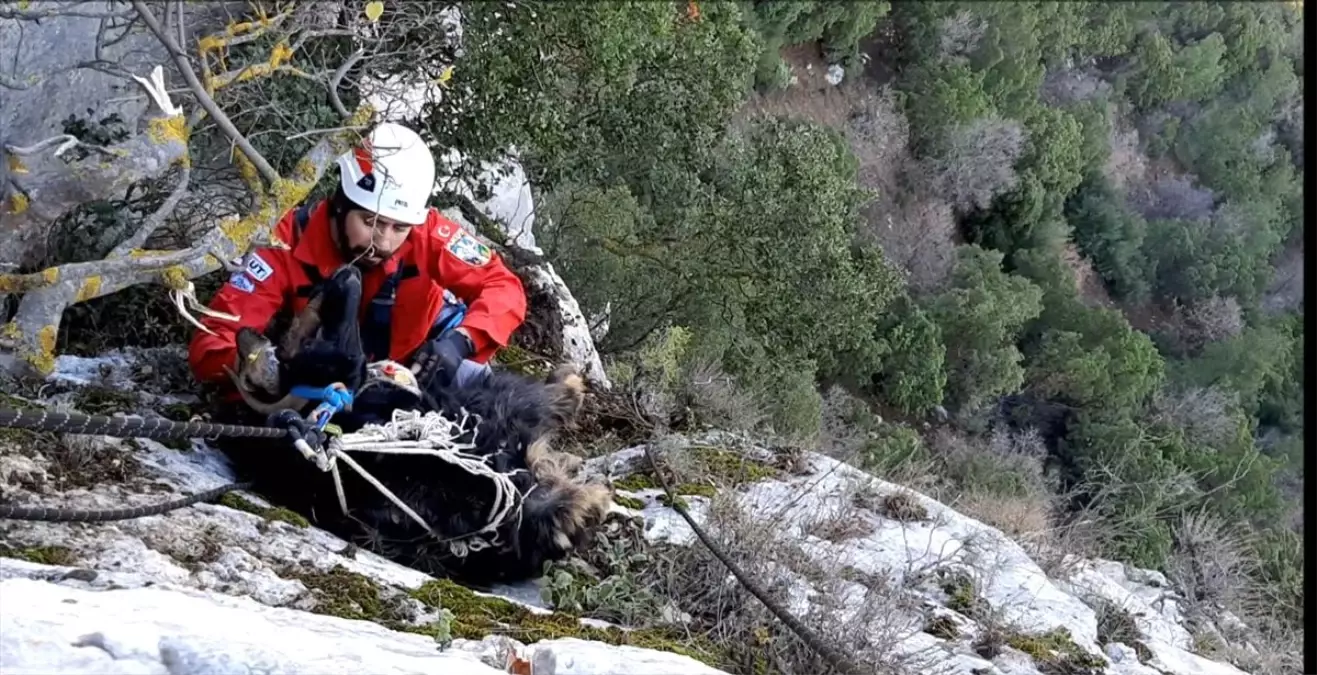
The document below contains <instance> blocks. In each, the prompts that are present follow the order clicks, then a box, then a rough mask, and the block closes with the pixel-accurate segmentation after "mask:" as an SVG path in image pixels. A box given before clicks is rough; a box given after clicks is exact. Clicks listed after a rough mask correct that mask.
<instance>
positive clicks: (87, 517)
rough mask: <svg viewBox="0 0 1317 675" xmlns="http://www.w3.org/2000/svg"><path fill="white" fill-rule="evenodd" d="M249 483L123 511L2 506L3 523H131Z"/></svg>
mask: <svg viewBox="0 0 1317 675" xmlns="http://www.w3.org/2000/svg"><path fill="white" fill-rule="evenodd" d="M251 486H252V484H251V483H250V482H244V483H229V484H228V485H221V486H220V487H217V488H213V489H210V490H206V491H205V492H199V493H197V494H194V495H189V496H187V497H182V498H179V499H175V500H174V501H172V502H164V503H161V504H151V505H148V506H130V507H125V508H121V509H63V508H59V507H55V506H0V520H39V521H43V522H47V523H104V522H108V521H111V520H132V519H134V518H145V517H147V516H158V515H160V514H162V513H168V512H169V511H174V510H177V509H181V508H183V507H185V506H192V505H193V504H198V503H201V502H208V501H210V500H212V499H214V498H216V497H219V496H221V495H223V494H224V493H226V492H232V491H234V490H246V489H248V488H250V487H251Z"/></svg>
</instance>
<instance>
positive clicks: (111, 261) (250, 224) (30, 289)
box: [0, 109, 369, 375]
mask: <svg viewBox="0 0 1317 675" xmlns="http://www.w3.org/2000/svg"><path fill="white" fill-rule="evenodd" d="M368 112H369V110H368V109H367V110H365V111H363V114H362V115H360V116H361V117H365V116H366V115H365V114H364V113H368ZM178 117H179V119H181V114H180V115H179V116H178ZM354 138H355V136H354V135H353V134H352V133H350V132H348V131H346V130H344V131H343V132H340V133H338V134H333V135H330V136H326V137H325V138H322V139H321V140H320V142H319V143H317V144H316V145H315V147H313V148H312V149H311V150H310V151H309V152H307V153H306V155H304V156H303V157H302V160H301V161H300V162H298V167H299V171H298V176H297V180H296V182H295V183H294V184H292V185H291V186H288V187H287V189H286V190H284V191H281V192H282V194H281V196H279V197H262V198H261V200H260V203H259V204H258V208H256V209H253V211H252V212H251V213H249V214H248V215H246V216H245V217H237V216H234V217H230V218H226V219H223V220H221V222H219V223H217V224H215V225H214V226H212V227H211V228H210V229H209V231H207V232H206V233H205V234H204V235H202V236H201V238H200V239H199V240H198V241H197V242H196V243H195V244H194V245H193V246H191V247H189V248H187V249H183V250H180V251H142V250H140V249H127V250H126V251H124V254H123V255H122V256H120V257H111V258H108V259H106V260H97V261H93V262H85V263H71V264H66V265H60V266H58V267H50V268H47V269H45V270H42V271H41V272H37V273H34V274H26V275H17V274H10V275H3V274H0V292H5V293H13V292H21V293H23V297H22V300H21V302H20V303H19V307H18V312H17V313H16V314H15V315H14V318H13V320H12V321H10V322H9V323H8V324H5V325H4V326H3V327H0V343H4V344H6V345H7V346H9V347H10V348H11V349H13V350H14V351H15V352H16V353H17V355H18V356H19V357H20V360H21V361H22V362H23V363H26V364H27V366H28V367H29V368H31V369H32V370H35V371H36V372H37V373H40V374H42V375H45V374H48V373H50V372H51V370H52V369H53V368H54V361H55V356H54V349H55V340H56V337H57V336H58V335H59V325H60V320H61V317H62V315H63V313H64V310H65V309H66V308H67V307H69V306H70V305H73V304H76V303H79V302H85V301H87V300H91V299H93V298H98V297H101V296H105V295H109V294H112V293H116V292H118V291H121V290H123V289H125V288H129V287H131V286H136V285H139V284H144V283H151V282H155V283H159V284H162V285H164V286H166V287H168V288H170V289H172V290H173V291H175V292H176V293H179V294H180V295H182V296H186V295H188V294H190V293H191V291H192V283H191V281H190V280H191V279H195V278H196V277H199V276H201V275H203V274H208V273H210V272H213V271H215V270H217V269H220V268H221V267H224V261H227V260H231V259H234V258H237V257H239V256H241V255H243V254H244V253H246V251H247V249H248V248H249V247H250V246H251V244H252V243H253V242H254V241H257V240H260V239H262V238H268V235H269V232H270V229H271V228H272V227H273V226H274V224H275V223H277V222H278V221H279V218H280V217H282V216H283V214H284V213H285V212H286V211H287V209H289V208H291V207H292V206H293V205H295V204H297V203H298V202H300V201H301V200H302V199H304V198H305V197H306V194H307V193H308V192H309V191H310V190H311V188H312V187H313V186H314V185H315V184H316V182H318V181H319V180H320V177H321V176H322V175H323V174H324V171H325V169H326V168H327V167H328V166H329V165H330V164H331V163H332V162H333V161H334V159H335V158H336V157H338V156H339V155H340V154H342V153H343V152H344V151H346V149H347V148H348V147H349V145H350V144H351V142H352V141H353V140H354ZM185 175H186V174H185ZM184 190H185V188H184ZM181 195H182V192H181V191H180V188H175V191H174V194H172V195H171V196H170V199H171V200H173V199H174V198H175V197H178V198H181ZM167 201H168V200H167ZM175 204H176V201H175ZM172 208H173V206H172V205H170V204H168V203H167V204H166V205H165V207H162V208H161V210H160V211H157V213H156V214H154V215H153V216H152V217H151V218H150V219H148V222H147V223H145V224H144V225H143V227H142V229H141V230H139V231H138V232H137V233H136V234H135V235H134V237H133V239H134V240H135V239H138V238H139V237H140V238H141V239H142V240H145V239H146V237H147V236H149V232H147V233H146V234H143V231H145V230H147V229H154V227H155V226H158V224H159V223H158V222H155V223H152V222H151V221H152V220H157V221H163V219H164V217H165V215H163V214H165V213H167V211H168V210H169V209H172ZM127 243H128V242H125V244H127ZM120 248H122V246H121V247H120ZM118 250H119V248H116V251H118ZM112 255H113V254H112Z"/></svg>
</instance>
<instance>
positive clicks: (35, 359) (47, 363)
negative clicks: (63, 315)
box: [24, 325, 59, 376]
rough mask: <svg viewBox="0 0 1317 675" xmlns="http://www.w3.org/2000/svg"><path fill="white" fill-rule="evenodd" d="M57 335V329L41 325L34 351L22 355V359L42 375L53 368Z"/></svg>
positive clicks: (48, 372) (50, 371) (52, 370)
mask: <svg viewBox="0 0 1317 675" xmlns="http://www.w3.org/2000/svg"><path fill="white" fill-rule="evenodd" d="M58 337H59V331H58V330H57V329H56V328H55V327H54V326H49V325H47V326H42V327H41V330H40V331H38V332H37V351H36V353H32V354H28V355H26V356H25V357H24V360H26V361H27V362H28V364H29V365H31V366H32V367H33V368H34V369H36V371H37V372H38V373H41V374H42V375H43V376H45V375H49V374H50V373H52V372H54V370H55V341H56V339H57V338H58Z"/></svg>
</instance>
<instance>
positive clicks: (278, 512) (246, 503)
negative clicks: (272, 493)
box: [219, 492, 311, 527]
mask: <svg viewBox="0 0 1317 675" xmlns="http://www.w3.org/2000/svg"><path fill="white" fill-rule="evenodd" d="M219 503H220V504H223V505H224V506H227V507H229V508H231V509H234V510H237V511H246V512H247V513H254V514H256V515H258V516H260V517H262V518H264V519H266V520H281V521H283V522H285V523H288V524H289V525H293V526H295V527H310V526H311V523H310V521H308V520H307V519H306V518H303V517H302V516H301V515H300V514H298V513H296V512H294V511H290V510H288V509H285V508H283V507H282V506H270V507H266V506H257V505H256V504H253V503H252V502H251V501H250V500H248V499H245V498H243V497H242V496H240V495H239V494H238V493H236V492H229V493H227V494H225V495H224V496H223V497H220V500H219Z"/></svg>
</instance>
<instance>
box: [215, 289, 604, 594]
mask: <svg viewBox="0 0 1317 675" xmlns="http://www.w3.org/2000/svg"><path fill="white" fill-rule="evenodd" d="M328 288H329V289H330V290H331V291H333V292H332V293H331V294H330V296H329V297H328V298H327V299H326V300H325V302H324V309H325V310H327V311H325V312H323V316H324V318H325V321H326V323H325V324H324V325H323V326H321V327H320V330H319V334H320V337H321V338H322V339H326V340H331V341H333V342H335V343H336V344H337V345H338V346H339V347H340V348H341V349H343V350H344V352H345V353H350V354H360V353H361V342H360V335H359V333H358V329H357V326H356V322H355V321H353V320H349V319H345V318H342V317H350V316H351V315H350V314H348V313H344V312H341V311H328V310H330V309H331V307H332V306H335V305H337V306H339V307H355V306H357V303H358V302H359V301H360V297H361V283H360V275H359V273H357V272H356V271H355V270H354V269H353V268H344V270H340V272H339V273H338V274H336V275H335V276H334V277H333V278H332V279H331V280H330V282H329V285H328ZM331 317H340V318H338V319H333V320H332V321H333V323H332V324H331V323H330V322H331ZM247 343H248V344H251V340H250V336H249V339H248V340H247ZM247 362H248V361H247V359H245V358H242V357H240V358H239V364H238V365H239V368H240V369H241V368H242V367H243V366H244V365H245V364H246V363H247ZM364 371H365V364H364V359H359V360H357V361H355V362H352V363H345V364H342V365H341V367H339V368H333V369H321V370H317V371H315V372H294V371H286V373H285V376H284V377H283V378H281V379H282V380H283V381H284V382H285V383H289V384H287V385H285V386H284V387H283V388H284V389H285V390H286V389H287V388H289V387H290V386H291V384H290V383H292V382H297V383H301V384H308V385H313V386H326V385H329V384H332V383H334V382H344V383H346V384H348V386H350V387H353V388H356V387H359V385H360V384H361V381H362V379H363V377H364ZM584 389H585V388H584V382H583V380H582V378H581V376H580V374H579V373H578V372H576V370H575V369H574V368H572V367H570V366H566V367H560V368H559V369H558V370H556V371H555V372H554V373H553V374H552V375H551V376H550V377H549V378H548V379H547V381H542V382H541V381H536V380H532V379H530V378H527V377H523V376H520V375H518V374H515V373H510V372H504V371H494V372H493V373H492V374H491V376H490V377H489V378H488V379H487V380H485V381H484V382H483V383H482V384H479V385H475V386H468V387H465V388H462V389H457V388H450V389H448V390H444V391H439V392H430V394H424V395H422V396H421V397H420V398H419V399H418V397H417V396H416V395H415V394H413V393H411V392H409V391H407V390H406V389H402V388H396V387H392V386H384V387H375V388H371V389H369V390H368V391H366V392H363V393H362V394H361V395H359V396H358V397H357V399H356V401H355V402H354V404H353V407H352V410H351V411H350V412H343V413H339V414H338V415H336V416H335V417H334V420H333V421H334V423H335V424H337V425H339V426H340V427H342V429H343V431H344V432H351V431H356V430H358V429H360V428H361V427H362V426H363V425H365V424H368V423H380V422H387V421H389V419H390V417H391V415H392V413H393V411H394V410H398V409H408V410H419V411H421V412H427V411H438V412H440V413H441V414H442V415H443V416H444V417H446V418H447V419H449V420H452V421H459V420H461V419H462V418H463V416H464V413H470V414H471V415H472V418H470V420H471V423H470V424H469V425H468V427H467V428H466V429H465V431H464V432H463V433H462V435H461V436H460V437H458V438H457V439H455V440H456V442H458V443H463V444H473V445H474V448H471V449H467V450H464V451H463V452H466V453H468V454H471V455H475V456H478V457H480V458H482V459H484V461H485V463H486V464H487V465H489V466H490V467H492V468H493V469H494V470H495V471H497V472H498V473H501V474H505V475H508V476H509V477H510V478H511V479H512V482H513V484H514V485H515V486H516V488H517V492H518V493H519V495H520V499H521V501H522V503H521V510H520V515H519V517H518V516H517V515H516V514H514V515H513V517H512V518H510V519H508V521H507V522H505V523H504V524H503V525H502V526H501V527H499V528H498V529H497V531H496V533H497V540H498V543H497V544H495V545H493V546H489V547H487V548H482V549H479V550H474V549H472V548H468V549H467V550H466V552H465V554H464V555H459V554H457V553H455V552H454V550H453V549H452V548H451V547H450V546H449V544H448V543H445V542H446V541H447V540H450V539H457V540H460V541H463V542H465V543H470V541H471V540H470V539H466V538H465V537H466V536H467V535H470V534H472V533H475V532H476V531H477V530H479V529H481V528H482V527H483V526H484V525H485V524H486V523H487V522H488V517H489V515H490V511H491V507H492V506H493V501H494V499H495V492H494V485H493V483H492V481H491V480H490V479H489V478H488V477H484V476H478V475H473V474H472V473H469V472H468V471H466V470H465V469H463V468H462V467H459V466H456V465H454V464H451V463H448V462H445V461H443V460H441V459H438V458H435V457H431V456H425V455H404V454H384V453H370V452H353V453H351V455H350V456H351V457H352V458H353V459H354V460H356V461H357V463H358V464H359V465H360V466H361V467H362V468H363V469H365V470H366V471H367V472H369V473H370V475H372V476H373V477H375V478H376V479H377V480H378V481H379V482H380V483H382V484H383V485H385V486H386V487H388V488H389V490H390V491H392V492H393V493H394V494H395V495H396V496H397V497H398V498H400V499H401V500H402V501H403V502H404V503H405V504H407V506H408V507H410V508H411V509H412V510H413V511H414V512H416V514H418V515H419V516H420V517H421V519H422V520H424V521H425V522H426V523H427V524H428V525H429V526H430V527H431V528H433V533H430V532H426V531H425V528H423V527H422V526H421V525H420V524H419V523H417V522H416V521H414V520H413V519H412V518H411V517H409V516H408V515H407V514H405V513H404V512H403V511H402V510H401V509H399V508H398V507H397V506H396V505H394V504H393V502H391V501H390V500H389V499H388V498H387V497H386V496H385V495H383V494H382V493H381V492H380V491H379V490H377V489H376V488H375V487H373V486H372V485H370V484H369V483H367V482H366V481H365V480H364V479H362V478H361V477H360V476H359V475H358V474H357V472H356V471H354V470H353V469H352V468H351V467H349V466H347V465H346V464H345V463H343V462H339V463H338V472H339V475H340V476H341V478H342V484H343V491H344V494H345V498H346V499H345V501H346V503H347V506H348V510H349V513H348V514H347V515H345V514H344V513H343V512H342V509H341V508H340V505H339V501H338V497H337V493H336V491H335V488H334V483H333V479H332V477H331V475H330V474H328V473H325V472H322V471H320V470H319V469H318V468H316V466H315V465H314V464H312V463H311V462H309V461H307V460H305V459H304V458H302V456H301V455H300V454H298V453H297V452H296V451H295V450H294V449H293V448H292V447H290V444H288V443H287V442H268V441H255V440H250V439H238V440H228V441H224V442H222V443H221V444H219V445H220V449H221V450H222V451H223V452H224V453H225V454H226V455H227V456H228V458H229V460H230V462H231V463H232V464H233V466H234V469H235V472H236V473H237V474H238V478H239V480H251V481H254V482H255V488H254V489H255V491H256V492H258V493H260V494H262V495H264V496H265V497H266V498H268V499H269V500H270V501H272V502H274V503H276V504H278V505H280V506H283V507H285V508H288V509H292V510H293V511H296V512H298V513H300V514H302V515H304V516H305V517H307V518H308V519H309V520H310V521H311V522H313V523H314V524H315V525H316V526H318V527H321V528H323V529H325V530H327V531H329V532H332V533H334V534H336V535H338V536H341V537H343V538H345V539H347V540H348V541H351V542H353V543H356V544H358V545H359V546H361V547H362V548H364V549H366V550H370V551H373V552H376V553H378V554H380V555H383V556H385V557H387V558H390V559H392V560H394V561H396V562H398V563H401V564H404V565H408V566H411V567H414V568H416V569H419V570H421V571H423V572H426V573H428V574H431V575H434V576H442V577H449V578H453V579H455V580H459V581H462V582H464V583H468V584H475V585H487V584H490V583H493V582H498V581H502V582H510V581H517V580H521V579H526V578H533V577H536V576H538V575H539V574H540V573H541V571H542V569H543V565H544V563H545V562H546V561H549V560H557V559H562V558H563V557H565V556H566V555H567V554H568V553H569V552H570V551H571V550H572V549H573V548H575V547H577V546H580V545H582V544H583V543H585V542H586V541H587V540H588V538H589V535H590V533H591V531H592V530H593V529H594V528H595V527H596V526H597V525H598V524H599V523H601V522H602V521H603V519H604V517H605V515H606V514H607V512H608V509H609V503H610V501H611V492H610V490H609V489H608V488H607V487H606V486H604V485H599V484H579V483H576V482H574V481H572V480H571V477H570V474H571V473H572V472H573V471H574V470H575V468H576V467H578V466H579V465H580V463H581V460H580V458H578V457H575V456H573V455H569V454H566V453H560V452H555V451H553V450H551V449H550V440H551V437H552V434H553V432H554V430H555V429H556V428H558V427H560V426H561V425H563V424H565V423H567V422H568V421H570V420H571V419H572V417H573V416H574V415H575V414H576V413H577V412H578V411H579V410H580V407H581V405H582V402H583V399H584ZM238 405H241V404H238ZM313 405H315V404H314V403H310V404H307V405H306V406H304V407H303V409H302V410H299V412H300V413H306V412H307V408H309V407H310V406H313ZM252 414H253V413H252V412H251V411H250V410H242V411H231V412H230V413H229V414H226V415H225V417H230V416H233V417H236V418H245V417H248V416H250V415H252Z"/></svg>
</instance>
